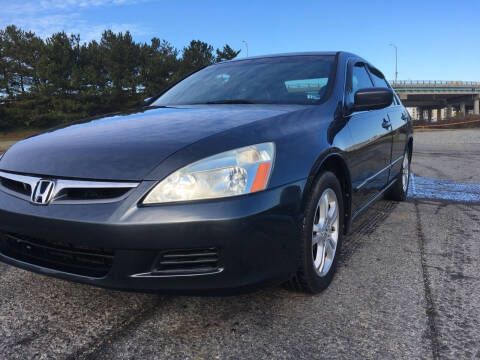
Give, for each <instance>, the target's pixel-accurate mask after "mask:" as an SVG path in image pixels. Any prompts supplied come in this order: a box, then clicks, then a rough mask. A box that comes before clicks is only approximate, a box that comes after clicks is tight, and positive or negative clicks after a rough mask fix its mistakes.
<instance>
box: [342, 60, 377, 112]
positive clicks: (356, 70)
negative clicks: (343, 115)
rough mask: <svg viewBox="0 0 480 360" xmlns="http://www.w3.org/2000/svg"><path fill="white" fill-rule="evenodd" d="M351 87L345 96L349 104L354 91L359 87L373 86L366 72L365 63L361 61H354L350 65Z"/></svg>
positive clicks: (352, 99)
mask: <svg viewBox="0 0 480 360" xmlns="http://www.w3.org/2000/svg"><path fill="white" fill-rule="evenodd" d="M351 74H352V75H351V82H350V84H351V87H350V89H349V92H348V94H347V95H348V96H347V103H348V104H349V105H351V104H353V102H354V96H355V93H356V92H357V91H358V90H359V89H364V88H370V87H373V83H372V80H371V79H370V75H368V73H367V69H365V65H364V64H363V63H356V64H355V65H354V66H353V67H352V71H351Z"/></svg>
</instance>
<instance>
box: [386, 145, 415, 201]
mask: <svg viewBox="0 0 480 360" xmlns="http://www.w3.org/2000/svg"><path fill="white" fill-rule="evenodd" d="M409 184H410V155H409V152H408V150H406V151H405V154H404V155H403V161H402V169H401V170H400V173H399V174H398V176H397V181H396V182H395V184H393V185H392V187H391V189H390V190H389V191H388V193H387V198H388V199H390V200H395V201H405V199H406V198H407V195H408V186H409Z"/></svg>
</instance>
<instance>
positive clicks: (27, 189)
mask: <svg viewBox="0 0 480 360" xmlns="http://www.w3.org/2000/svg"><path fill="white" fill-rule="evenodd" d="M0 184H1V185H2V186H3V187H5V188H6V189H9V190H11V191H13V192H16V193H19V194H21V195H25V196H30V194H31V193H32V188H31V186H30V185H29V184H26V183H23V182H21V181H15V180H12V179H7V178H4V177H0Z"/></svg>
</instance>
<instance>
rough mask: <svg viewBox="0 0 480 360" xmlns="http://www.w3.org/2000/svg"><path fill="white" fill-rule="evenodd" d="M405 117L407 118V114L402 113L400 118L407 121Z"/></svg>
mask: <svg viewBox="0 0 480 360" xmlns="http://www.w3.org/2000/svg"><path fill="white" fill-rule="evenodd" d="M407 119H408V117H407V114H405V113H402V120H403V121H407Z"/></svg>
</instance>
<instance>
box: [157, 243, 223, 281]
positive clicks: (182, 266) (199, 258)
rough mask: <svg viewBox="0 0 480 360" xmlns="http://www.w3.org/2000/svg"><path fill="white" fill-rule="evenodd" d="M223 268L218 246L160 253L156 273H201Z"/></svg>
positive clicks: (213, 271)
mask: <svg viewBox="0 0 480 360" xmlns="http://www.w3.org/2000/svg"><path fill="white" fill-rule="evenodd" d="M220 270H221V267H220V260H219V252H218V250H217V249H216V248H205V249H187V250H171V251H166V252H163V253H161V254H160V256H159V257H158V259H157V261H156V263H155V267H154V270H153V271H152V273H153V274H154V275H199V274H209V273H215V272H219V271H220Z"/></svg>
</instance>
